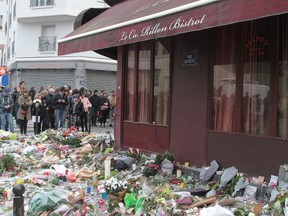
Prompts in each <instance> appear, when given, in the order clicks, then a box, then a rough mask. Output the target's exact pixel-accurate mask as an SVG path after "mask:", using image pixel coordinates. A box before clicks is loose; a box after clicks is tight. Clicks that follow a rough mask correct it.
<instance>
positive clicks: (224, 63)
mask: <svg viewBox="0 0 288 216" xmlns="http://www.w3.org/2000/svg"><path fill="white" fill-rule="evenodd" d="M234 28H235V27H234V26H227V27H222V28H220V29H219V30H217V39H216V43H217V44H216V56H215V61H216V63H215V64H214V83H213V89H214V93H213V94H214V100H213V102H214V105H213V107H214V109H213V115H212V126H213V129H214V130H221V131H233V123H234V112H235V91H236V70H235V64H233V63H234V58H233V56H234V50H235V49H234V45H235V39H234V37H235V34H234V31H235V29H234Z"/></svg>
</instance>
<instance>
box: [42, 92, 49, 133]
mask: <svg viewBox="0 0 288 216" xmlns="http://www.w3.org/2000/svg"><path fill="white" fill-rule="evenodd" d="M47 95H48V92H47V90H43V91H42V92H41V103H42V106H43V110H42V115H43V116H42V118H43V119H42V120H43V121H42V129H41V131H45V130H47V129H48V128H49V103H48V97H47Z"/></svg>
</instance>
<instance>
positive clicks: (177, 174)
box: [176, 169, 182, 178]
mask: <svg viewBox="0 0 288 216" xmlns="http://www.w3.org/2000/svg"><path fill="white" fill-rule="evenodd" d="M181 175H182V170H180V169H178V170H177V173H176V177H177V178H180V177H181Z"/></svg>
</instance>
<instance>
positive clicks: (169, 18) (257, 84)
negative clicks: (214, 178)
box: [59, 0, 288, 176]
mask: <svg viewBox="0 0 288 216" xmlns="http://www.w3.org/2000/svg"><path fill="white" fill-rule="evenodd" d="M179 4H181V5H179ZM259 5H260V6H259ZM287 11H288V4H287V2H286V0H282V1H277V3H275V1H268V2H267V1H264V0H253V1H251V0H250V1H231V0H223V1H214V0H210V1H208V0H202V1H191V0H185V1H183V2H182V1H181V3H179V1H177V0H168V1H167V0H165V1H164V0H161V1H159V0H158V1H156V0H150V1H145V2H143V1H140V0H133V1H132V0H126V1H123V2H121V3H119V4H117V5H115V6H113V7H111V8H110V9H108V10H106V11H105V12H103V13H102V14H100V15H99V16H97V17H96V18H94V19H93V20H91V21H90V22H88V23H86V24H85V25H83V26H81V27H80V28H78V29H76V30H75V31H74V32H72V33H71V34H70V35H68V36H67V37H66V38H64V39H62V40H60V43H59V54H66V53H71V52H79V51H84V50H96V51H97V52H99V53H102V54H106V55H107V56H109V57H114V58H115V59H117V60H118V70H117V108H116V122H117V123H116V128H115V133H116V145H117V146H118V147H120V148H127V147H133V148H139V149H142V150H145V151H151V152H162V151H165V150H169V151H171V152H173V153H174V154H175V156H176V159H177V161H180V162H186V161H189V162H190V163H191V164H192V165H203V164H209V163H210V161H212V160H214V159H215V160H216V161H217V162H218V163H219V164H220V165H221V166H222V167H229V166H232V165H233V166H236V167H237V168H238V169H239V170H240V171H242V172H245V173H250V174H259V175H260V174H261V175H265V176H268V175H270V174H277V173H278V169H279V165H281V164H285V163H287V157H286V152H287V150H288V142H287V141H286V139H287V136H288V124H287V123H288V116H287V114H288V107H287V102H288V40H287V39H288V29H287V26H288V14H287ZM116 12H117V13H116ZM150 14H152V15H150ZM108 18H109V19H108Z"/></svg>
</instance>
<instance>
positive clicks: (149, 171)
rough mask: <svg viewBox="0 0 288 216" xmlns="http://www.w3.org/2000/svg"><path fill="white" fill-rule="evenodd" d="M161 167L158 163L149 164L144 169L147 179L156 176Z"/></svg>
mask: <svg viewBox="0 0 288 216" xmlns="http://www.w3.org/2000/svg"><path fill="white" fill-rule="evenodd" d="M158 170H159V165H158V164H156V163H149V164H147V166H146V167H145V168H144V169H143V174H144V176H146V177H149V176H155V175H156V174H157V173H158Z"/></svg>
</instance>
